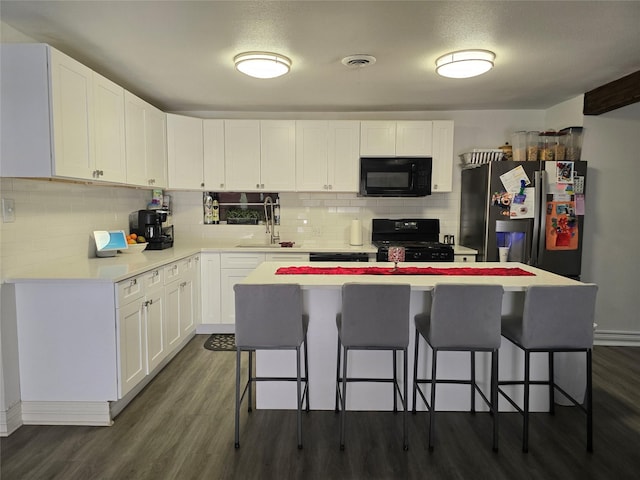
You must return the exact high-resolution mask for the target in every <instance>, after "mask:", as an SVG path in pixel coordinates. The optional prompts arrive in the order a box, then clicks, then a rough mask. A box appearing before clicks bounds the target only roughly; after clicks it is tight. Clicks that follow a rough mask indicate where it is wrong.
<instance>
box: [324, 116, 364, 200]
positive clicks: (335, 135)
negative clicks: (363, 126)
mask: <svg viewBox="0 0 640 480" xmlns="http://www.w3.org/2000/svg"><path fill="white" fill-rule="evenodd" d="M328 140H329V141H328V145H329V151H328V167H329V168H328V174H329V177H328V178H329V190H333V191H337V192H357V191H358V185H359V182H360V153H359V152H360V122H357V121H333V122H329V139H328Z"/></svg>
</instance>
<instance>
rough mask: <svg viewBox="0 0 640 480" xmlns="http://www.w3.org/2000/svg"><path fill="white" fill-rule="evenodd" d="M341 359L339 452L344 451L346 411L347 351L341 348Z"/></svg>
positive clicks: (345, 348)
mask: <svg viewBox="0 0 640 480" xmlns="http://www.w3.org/2000/svg"><path fill="white" fill-rule="evenodd" d="M342 351H343V359H342V406H341V408H342V411H341V412H340V450H344V430H345V425H344V423H345V416H346V415H345V414H346V410H347V357H348V352H349V350H348V349H347V347H344V348H343V350H342Z"/></svg>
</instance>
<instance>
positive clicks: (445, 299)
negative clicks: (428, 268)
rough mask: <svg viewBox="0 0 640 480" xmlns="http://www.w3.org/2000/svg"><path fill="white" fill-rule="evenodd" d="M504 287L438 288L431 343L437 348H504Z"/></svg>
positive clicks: (466, 285)
mask: <svg viewBox="0 0 640 480" xmlns="http://www.w3.org/2000/svg"><path fill="white" fill-rule="evenodd" d="M503 293H504V289H503V288H502V286H500V285H469V284H445V283H440V284H436V285H435V287H434V289H433V293H432V296H433V300H432V303H431V323H430V332H429V333H430V335H429V337H430V339H429V343H430V344H431V345H432V346H433V347H435V348H438V347H447V348H454V347H460V348H487V349H494V348H498V347H500V320H501V311H502V295H503Z"/></svg>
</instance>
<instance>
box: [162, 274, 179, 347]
mask: <svg viewBox="0 0 640 480" xmlns="http://www.w3.org/2000/svg"><path fill="white" fill-rule="evenodd" d="M164 301H165V325H166V338H167V351H169V352H171V351H172V350H173V349H175V348H176V347H177V346H178V344H179V343H180V340H181V338H182V331H181V329H180V282H172V283H170V284H169V285H166V286H165V287H164Z"/></svg>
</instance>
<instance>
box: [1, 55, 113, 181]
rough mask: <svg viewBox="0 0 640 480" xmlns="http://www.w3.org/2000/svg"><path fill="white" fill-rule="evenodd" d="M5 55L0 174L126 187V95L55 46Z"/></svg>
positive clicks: (2, 80)
mask: <svg viewBox="0 0 640 480" xmlns="http://www.w3.org/2000/svg"><path fill="white" fill-rule="evenodd" d="M0 48H1V50H0V52H1V59H0V62H1V63H2V69H0V75H1V78H0V85H1V88H2V92H1V95H2V102H0V109H1V112H2V113H1V116H2V118H1V120H0V121H1V122H2V142H1V143H2V155H1V158H2V165H1V169H0V172H1V174H2V175H3V176H11V177H64V178H74V179H83V180H99V181H109V182H121V181H123V179H124V178H125V177H124V169H123V168H124V165H125V164H124V150H123V148H124V143H123V142H124V135H123V117H122V115H123V108H124V107H123V104H122V102H123V90H121V89H120V88H119V87H117V86H116V85H115V84H113V83H111V82H109V81H108V80H107V79H105V78H104V77H102V76H100V75H98V74H96V73H95V72H93V71H92V70H91V69H89V68H88V67H85V66H84V65H82V64H81V63H79V62H77V61H75V60H74V59H72V58H71V57H69V56H67V55H65V54H63V53H61V52H59V51H58V50H56V49H54V48H51V47H49V46H48V45H44V44H36V43H34V44H3V45H2V46H1V47H0Z"/></svg>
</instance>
